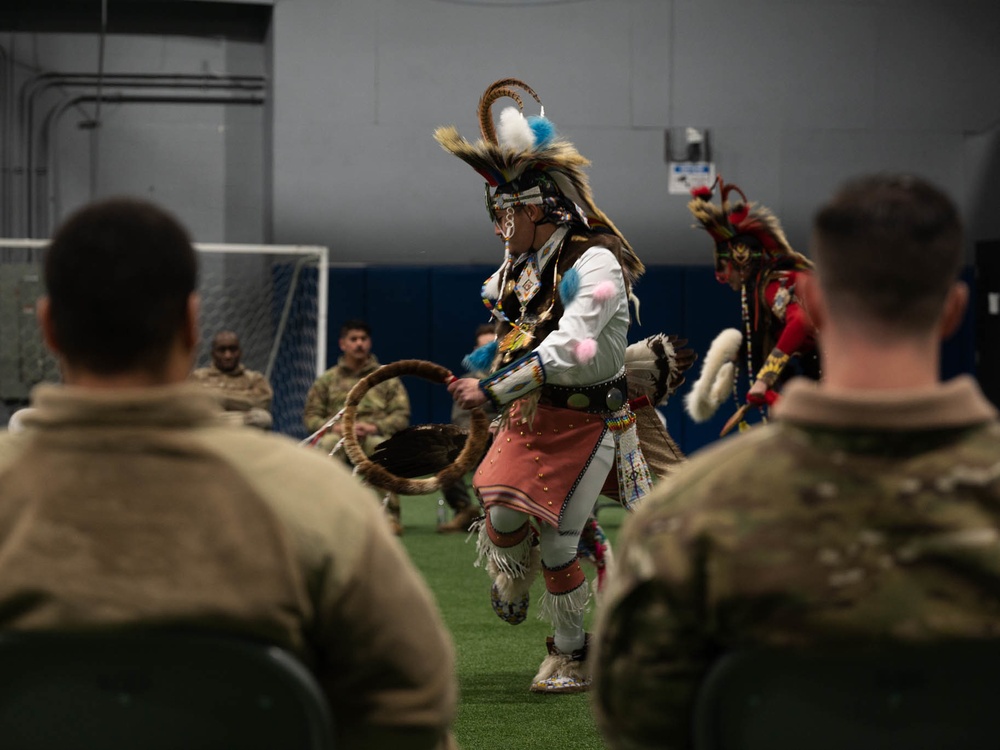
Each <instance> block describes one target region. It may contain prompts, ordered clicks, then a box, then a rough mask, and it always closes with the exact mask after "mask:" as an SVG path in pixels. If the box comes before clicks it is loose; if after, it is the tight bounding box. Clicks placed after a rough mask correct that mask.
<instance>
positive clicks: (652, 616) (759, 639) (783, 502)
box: [595, 376, 1000, 749]
mask: <svg viewBox="0 0 1000 750" xmlns="http://www.w3.org/2000/svg"><path fill="white" fill-rule="evenodd" d="M776 417H777V421H776V422H774V423H772V424H769V425H767V426H764V427H760V428H756V429H753V430H751V431H750V432H748V433H745V434H742V435H738V436H736V437H734V438H731V439H728V440H725V441H723V442H722V443H720V444H718V445H716V446H714V447H712V448H709V449H707V450H706V451H704V452H702V453H701V454H700V455H696V456H695V457H693V458H692V459H691V460H690V461H689V462H688V464H687V466H685V467H684V468H682V469H681V470H680V471H679V472H678V473H677V475H676V478H675V479H673V480H671V481H670V482H669V483H665V484H664V485H661V486H659V487H658V488H657V489H656V490H654V492H653V493H652V494H651V495H649V496H648V497H647V498H646V499H645V500H644V501H643V503H642V504H640V507H639V509H638V511H637V513H636V514H635V515H634V516H633V517H631V518H629V519H628V520H627V521H626V523H625V525H624V527H623V529H622V532H621V535H620V536H619V540H618V549H617V555H616V563H617V565H616V568H615V574H614V576H613V580H612V582H611V585H610V587H609V591H608V593H607V598H606V600H605V606H604V607H603V608H602V610H601V612H600V615H599V623H598V626H597V631H598V632H597V637H596V640H595V645H596V656H595V692H596V702H595V707H596V709H597V714H598V721H599V724H600V726H601V729H602V731H603V732H604V734H605V737H606V739H607V740H608V743H609V746H610V747H613V748H630V749H632V748H651V747H659V748H663V747H673V748H685V747H689V739H688V733H689V729H688V727H689V724H690V720H691V712H692V706H693V701H694V696H695V691H696V689H697V686H698V684H699V681H700V679H701V678H702V677H703V675H704V673H705V671H706V669H707V667H708V666H709V665H710V663H711V662H712V661H713V660H714V659H715V658H716V657H717V656H719V655H720V654H721V653H723V652H725V651H726V650H729V649H731V648H733V647H738V646H755V645H768V646H797V645H805V646H808V645H813V644H823V645H830V644H834V643H836V642H838V641H857V640H863V641H865V642H877V641H879V640H886V641H888V640H894V639H898V640H921V639H933V638H937V637H949V636H955V637H996V636H997V634H1000V535H998V533H997V531H996V529H997V527H998V525H1000V423H998V422H997V420H996V412H995V410H994V409H993V407H992V406H991V405H990V404H989V403H988V402H987V401H986V399H985V398H984V397H983V396H982V394H981V392H980V391H979V388H978V386H977V385H976V384H975V382H974V381H973V380H972V379H971V378H970V377H968V376H963V377H961V378H956V379H955V380H953V381H950V382H948V383H945V384H941V385H939V386H937V387H935V388H933V389H927V390H921V391H910V392H895V393H890V394H886V393H885V392H866V393H856V394H852V395H850V396H848V395H845V394H837V395H830V394H828V393H825V392H823V391H822V390H820V389H818V388H816V386H815V384H814V383H810V382H808V381H805V380H801V379H799V380H796V381H793V382H791V383H790V384H789V386H788V387H787V388H786V389H785V395H784V398H783V400H782V402H779V404H778V408H777V409H776Z"/></svg>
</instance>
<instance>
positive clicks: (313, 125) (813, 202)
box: [0, 0, 1000, 264]
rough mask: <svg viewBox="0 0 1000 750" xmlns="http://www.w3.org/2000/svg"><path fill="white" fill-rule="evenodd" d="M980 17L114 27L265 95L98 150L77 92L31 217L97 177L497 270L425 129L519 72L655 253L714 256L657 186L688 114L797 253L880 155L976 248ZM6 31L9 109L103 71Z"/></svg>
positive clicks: (120, 129) (119, 128)
mask: <svg viewBox="0 0 1000 750" xmlns="http://www.w3.org/2000/svg"><path fill="white" fill-rule="evenodd" d="M123 2H124V0H123ZM262 3H264V4H267V0H256V2H254V3H253V4H252V5H256V6H257V9H258V10H259V6H260V5H261V4H262ZM126 4H127V3H126ZM178 4H179V5H180V2H178ZM187 5H188V6H191V5H192V4H191V3H190V2H189V3H187ZM194 5H197V3H194ZM234 5H239V3H234ZM115 7H116V6H115V5H114V4H112V6H111V12H112V13H113V12H114V10H115ZM998 28H1000V5H998V4H997V3H995V2H994V1H993V0H958V1H957V2H947V3H946V2H943V1H941V0H739V1H737V0H578V1H577V2H560V3H556V4H548V5H541V6H538V7H526V5H523V4H522V5H516V4H515V5H513V6H511V5H508V6H504V5H501V4H476V5H470V4H462V3H460V2H454V1H446V0H278V1H277V2H274V3H273V17H272V24H271V29H270V32H269V34H268V35H267V38H266V39H261V40H260V41H257V42H254V41H234V40H232V39H228V40H227V39H226V38H222V37H218V36H214V35H210V34H209V32H206V35H204V36H197V35H195V36H166V35H165V36H139V35H133V36H122V35H114V34H112V35H109V36H108V38H107V45H106V60H105V70H106V71H108V72H126V71H127V72H148V73H201V72H216V73H230V74H234V73H235V74H254V75H258V74H259V75H266V76H267V77H268V85H269V90H268V97H269V100H268V104H267V107H266V108H264V107H255V108H236V107H221V106H216V107H212V106H205V105H199V106H196V107H192V106H189V105H128V106H126V105H122V106H113V105H105V106H104V110H103V115H104V124H103V126H102V129H101V133H100V141H99V144H98V150H97V159H96V161H95V160H94V159H93V154H94V153H95V152H94V145H93V144H94V142H93V139H92V135H91V133H90V132H88V131H85V130H81V129H80V128H79V127H78V126H79V124H80V122H83V121H84V120H86V118H87V117H88V112H91V111H92V107H91V108H89V109H88V107H87V106H83V107H78V108H75V109H73V110H71V111H69V112H67V113H66V114H65V115H64V117H63V119H62V120H61V121H60V123H59V125H58V127H55V128H54V129H53V131H52V133H53V136H52V141H53V142H52V148H53V153H54V154H55V155H56V157H57V161H58V164H57V168H58V169H57V171H58V174H56V175H54V176H52V175H50V176H48V177H47V179H52V180H53V183H52V189H51V190H50V191H49V194H48V195H47V203H46V204H45V205H43V206H39V207H38V208H39V209H40V210H42V211H43V212H48V214H51V215H52V216H53V217H55V218H56V219H58V218H59V217H61V216H63V215H65V213H66V212H67V211H68V210H70V209H71V208H73V207H75V206H76V205H79V204H80V203H82V202H83V201H85V200H87V199H89V198H90V197H91V196H92V195H94V190H93V189H92V187H93V186H94V185H96V192H97V194H108V193H114V192H135V193H139V194H143V195H149V196H150V197H153V198H156V199H158V200H160V201H161V202H163V203H165V204H167V205H168V206H170V207H171V208H173V209H174V210H175V211H176V212H177V213H178V214H180V215H181V217H182V218H183V219H184V220H185V221H186V222H187V223H188V224H189V225H190V226H191V228H192V230H193V233H194V235H195V236H196V237H197V239H199V240H202V241H231V242H254V241H272V242H280V243H320V244H327V245H330V246H331V247H332V248H333V259H334V260H339V261H361V262H369V263H376V264H398V263H413V264H451V263H470V262H471V263H492V262H493V261H495V260H496V259H497V258H498V255H499V250H498V243H497V241H496V240H495V238H494V237H493V236H492V233H491V228H490V226H489V224H488V223H487V221H486V218H485V213H484V210H483V207H482V184H481V181H480V179H479V178H478V176H477V175H476V174H475V173H474V172H472V170H471V169H469V168H468V167H467V166H465V165H464V164H463V163H461V162H460V161H459V160H457V159H455V158H454V157H451V156H449V155H447V154H445V153H444V152H443V151H441V149H440V148H439V147H438V146H437V144H436V143H435V142H434V141H433V139H432V137H431V134H432V132H433V130H434V128H435V127H436V126H438V125H441V124H449V123H450V124H455V125H456V126H457V127H458V128H459V130H460V131H461V132H462V133H463V134H464V135H466V137H468V138H470V139H473V138H475V137H476V136H477V134H478V128H477V125H476V122H475V107H476V102H477V100H478V97H479V95H480V93H481V92H482V91H483V89H484V88H485V87H486V85H488V84H489V83H490V82H492V81H493V80H495V79H497V78H499V77H502V76H508V75H511V76H517V77H520V78H522V79H523V80H525V81H527V82H528V83H530V84H531V85H532V86H533V87H534V88H535V89H536V90H537V91H538V92H539V94H540V95H541V96H542V99H543V101H544V103H545V106H546V112H547V114H548V115H549V117H550V118H551V119H552V120H553V121H554V122H555V124H556V125H557V127H558V128H559V129H560V130H561V131H562V133H563V134H564V135H566V136H567V137H569V138H570V139H571V140H573V141H574V142H575V143H576V144H577V145H578V147H579V148H580V150H581V152H582V153H583V154H585V155H586V156H588V157H589V158H590V159H591V160H592V161H593V169H592V173H591V176H592V182H593V186H594V192H595V195H596V198H597V201H598V204H599V205H601V207H602V208H604V210H605V211H606V212H607V213H608V214H609V215H610V216H611V217H612V218H613V219H614V220H615V221H616V223H617V224H618V225H619V226H620V227H621V229H622V230H623V231H624V232H625V234H626V235H627V236H628V237H629V238H630V239H631V240H632V242H633V244H634V245H635V247H636V248H637V250H638V251H639V253H640V254H641V256H642V257H643V258H644V259H645V260H646V261H647V262H649V263H654V264H658V263H683V264H692V263H706V262H708V259H709V255H708V252H709V249H708V247H707V245H706V242H705V241H704V237H703V236H702V235H701V234H698V233H695V232H693V231H692V230H691V228H690V224H691V220H690V218H689V216H688V213H687V211H686V208H685V203H686V199H685V198H684V197H683V196H673V195H669V194H668V191H667V166H666V164H665V161H664V131H665V130H666V129H680V128H683V127H684V126H688V125H694V126H698V127H705V128H709V129H710V131H711V140H712V145H713V151H714V156H715V161H716V163H717V166H718V169H719V171H720V173H721V174H722V175H723V176H724V177H725V178H726V179H727V180H730V181H734V182H737V183H738V184H740V185H741V186H742V187H743V188H744V189H745V190H746V191H747V193H748V195H749V196H750V198H751V199H754V200H758V201H760V202H762V203H764V204H766V205H768V206H770V207H772V208H773V209H774V210H775V211H776V212H777V213H778V214H779V215H780V216H781V218H782V219H783V221H784V223H785V225H786V229H787V231H788V234H789V236H790V239H791V240H792V242H793V244H794V245H796V246H797V247H799V248H803V247H804V246H805V245H806V243H807V239H808V226H809V221H810V217H811V215H812V212H813V211H814V209H815V208H816V206H817V205H818V203H819V202H821V201H822V200H823V199H824V198H825V197H826V196H828V195H829V193H830V192H831V190H832V189H833V188H834V187H835V186H836V185H837V184H838V183H840V182H841V181H842V180H843V179H845V178H847V177H849V176H851V175H855V174H858V173H861V172H870V171H877V170H907V171H913V172H917V173H920V174H923V175H925V176H927V177H929V178H930V179H932V180H934V181H936V182H937V183H939V184H941V185H942V186H943V187H945V188H946V189H948V190H949V191H950V192H951V193H952V194H953V195H954V196H955V197H956V199H958V200H959V202H960V203H961V206H962V208H963V211H964V213H965V215H966V217H967V219H968V221H969V224H970V238H971V239H972V240H974V239H977V238H985V237H997V236H1000V212H998V211H997V210H996V201H995V200H994V198H993V196H996V195H998V194H1000V192H998V190H997V189H996V188H997V187H1000V184H998V183H1000V156H998V153H1000V151H998V149H1000V136H998V133H1000V129H998V123H1000V98H998V97H996V96H993V95H992V94H991V92H992V87H993V82H994V81H995V80H997V78H998V77H1000V45H998V44H997V43H996V41H995V33H996V30H997V29H998ZM0 44H2V45H3V47H4V48H5V49H6V50H7V52H8V53H9V59H10V61H11V69H10V78H11V79H12V80H13V82H14V84H15V85H14V86H13V87H7V88H6V89H5V92H6V93H7V95H8V96H7V98H8V103H9V100H10V98H11V96H14V95H16V92H17V90H18V88H19V87H20V85H21V84H22V83H23V82H24V81H25V80H26V79H27V78H28V77H30V76H32V75H36V74H38V73H40V72H45V71H91V72H92V71H94V70H95V68H96V60H97V37H96V35H94V34H91V33H80V34H65V33H63V34H31V33H24V32H21V33H5V34H3V35H0ZM46 96H47V97H48V99H47V100H46V104H45V107H53V106H55V105H56V104H57V103H58V102H60V101H64V100H65V97H66V96H68V94H67V93H66V92H63V91H58V90H53V91H50V92H49V93H48V94H47V95H46ZM40 111H47V110H45V108H42V109H40ZM15 157H16V159H20V160H21V161H16V160H15V163H13V164H12V167H13V168H17V167H23V155H22V154H15ZM95 164H96V167H95ZM93 169H96V179H92V176H91V175H92V170H93ZM18 179H20V178H18ZM19 189H20V183H19V182H18V180H14V181H13V184H12V186H11V190H10V191H9V195H10V196H11V197H12V198H14V199H18V197H19V193H18V190H19ZM14 218H17V217H14ZM9 228H10V230H11V231H9V232H7V233H8V234H16V235H22V234H24V233H25V232H24V231H23V222H20V223H15V225H14V226H12V227H9ZM970 244H971V243H970Z"/></svg>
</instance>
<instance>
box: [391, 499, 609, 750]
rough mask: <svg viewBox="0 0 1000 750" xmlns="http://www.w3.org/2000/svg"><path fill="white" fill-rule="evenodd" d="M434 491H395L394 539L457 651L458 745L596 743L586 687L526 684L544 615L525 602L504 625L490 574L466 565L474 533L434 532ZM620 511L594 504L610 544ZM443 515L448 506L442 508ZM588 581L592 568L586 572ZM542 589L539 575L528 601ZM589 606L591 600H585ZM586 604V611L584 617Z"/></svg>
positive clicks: (595, 748)
mask: <svg viewBox="0 0 1000 750" xmlns="http://www.w3.org/2000/svg"><path fill="white" fill-rule="evenodd" d="M437 501H438V495H436V494H435V495H428V496H424V497H406V498H402V500H401V502H402V514H403V526H404V528H405V533H404V534H403V538H402V541H403V543H404V545H405V546H406V548H407V550H408V551H409V553H410V556H411V557H412V558H413V561H414V563H416V565H417V567H418V568H419V569H420V571H421V572H422V573H423V575H424V577H425V578H426V580H427V583H428V584H429V585H430V588H431V590H432V591H433V592H434V595H435V596H436V597H437V601H438V606H439V607H440V608H441V613H442V615H443V617H444V621H445V623H446V625H447V626H448V628H449V630H450V631H451V634H452V638H453V639H454V642H455V651H456V654H457V669H458V681H459V690H460V697H459V709H458V717H457V719H456V721H455V724H454V732H455V738H456V740H457V741H458V744H459V746H460V747H461V748H463V750H498V749H500V750H519V749H520V748H524V749H525V750H528V749H529V748H530V749H531V750H535V749H536V748H545V750H570V749H572V750H604V748H605V745H604V743H603V741H602V740H601V738H600V735H599V734H598V732H597V728H596V727H595V725H594V718H593V714H592V713H591V708H590V695H589V693H581V694H575V695H539V694H536V693H531V692H529V691H528V686H529V685H530V683H531V678H532V677H534V675H535V672H536V670H537V669H538V665H539V664H541V662H542V659H543V658H544V657H545V638H546V636H548V635H550V634H551V629H550V626H549V624H548V623H546V622H543V621H541V620H539V619H538V618H537V617H536V616H535V611H534V607H532V609H529V613H528V619H527V621H525V622H523V623H521V624H520V625H516V626H511V625H508V624H507V623H505V622H503V621H502V620H500V618H498V617H497V616H496V615H495V614H494V613H493V610H492V608H491V607H490V599H489V596H490V579H489V576H488V575H487V574H486V571H485V569H483V568H476V567H473V564H474V562H475V557H476V549H475V540H469V541H466V538H467V536H468V535H467V534H438V533H436V531H435V528H436V525H437V520H436V519H437V515H436V514H437ZM624 516H625V511H624V510H622V509H621V508H617V507H615V508H607V509H602V510H601V511H600V514H599V520H600V523H601V526H602V527H603V528H604V530H605V532H606V533H607V534H608V538H609V539H610V540H611V542H612V544H613V543H614V540H615V538H616V535H617V532H618V528H619V526H620V525H621V521H622V520H623V518H624ZM449 517H450V512H449ZM591 583H592V584H593V576H591ZM543 590H544V587H543V584H542V581H541V578H539V579H538V580H537V581H536V582H535V585H534V587H533V588H532V591H531V598H532V604H535V603H536V602H537V601H538V598H539V597H540V596H541V594H542V591H543ZM591 610H593V605H591ZM592 618H593V611H591V612H590V613H589V614H588V616H587V622H588V625H589V623H590V622H591V620H592Z"/></svg>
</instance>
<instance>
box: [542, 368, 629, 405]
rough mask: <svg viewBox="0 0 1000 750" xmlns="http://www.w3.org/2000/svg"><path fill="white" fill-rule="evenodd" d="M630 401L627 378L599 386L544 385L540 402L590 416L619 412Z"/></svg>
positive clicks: (608, 381) (619, 378)
mask: <svg viewBox="0 0 1000 750" xmlns="http://www.w3.org/2000/svg"><path fill="white" fill-rule="evenodd" d="M627 401H628V382H627V381H626V379H625V376H624V375H622V376H621V377H617V378H615V379H614V380H606V381H605V382H603V383H598V384H597V385H543V386H542V393H541V396H540V398H539V402H540V403H542V404H545V405H546V406H554V407H556V408H557V409H575V410H576V411H585V412H588V413H590V414H606V413H607V412H609V411H618V410H619V409H621V408H622V407H623V406H625V403H626V402H627Z"/></svg>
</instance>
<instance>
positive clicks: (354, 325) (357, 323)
mask: <svg viewBox="0 0 1000 750" xmlns="http://www.w3.org/2000/svg"><path fill="white" fill-rule="evenodd" d="M348 331H364V332H365V333H367V334H368V336H369V338H370V337H371V335H372V329H371V327H370V326H369V325H368V324H367V323H365V321H363V320H360V319H358V318H354V319H352V320H346V321H344V325H342V326H341V327H340V338H344V336H346V335H347V332H348Z"/></svg>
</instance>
